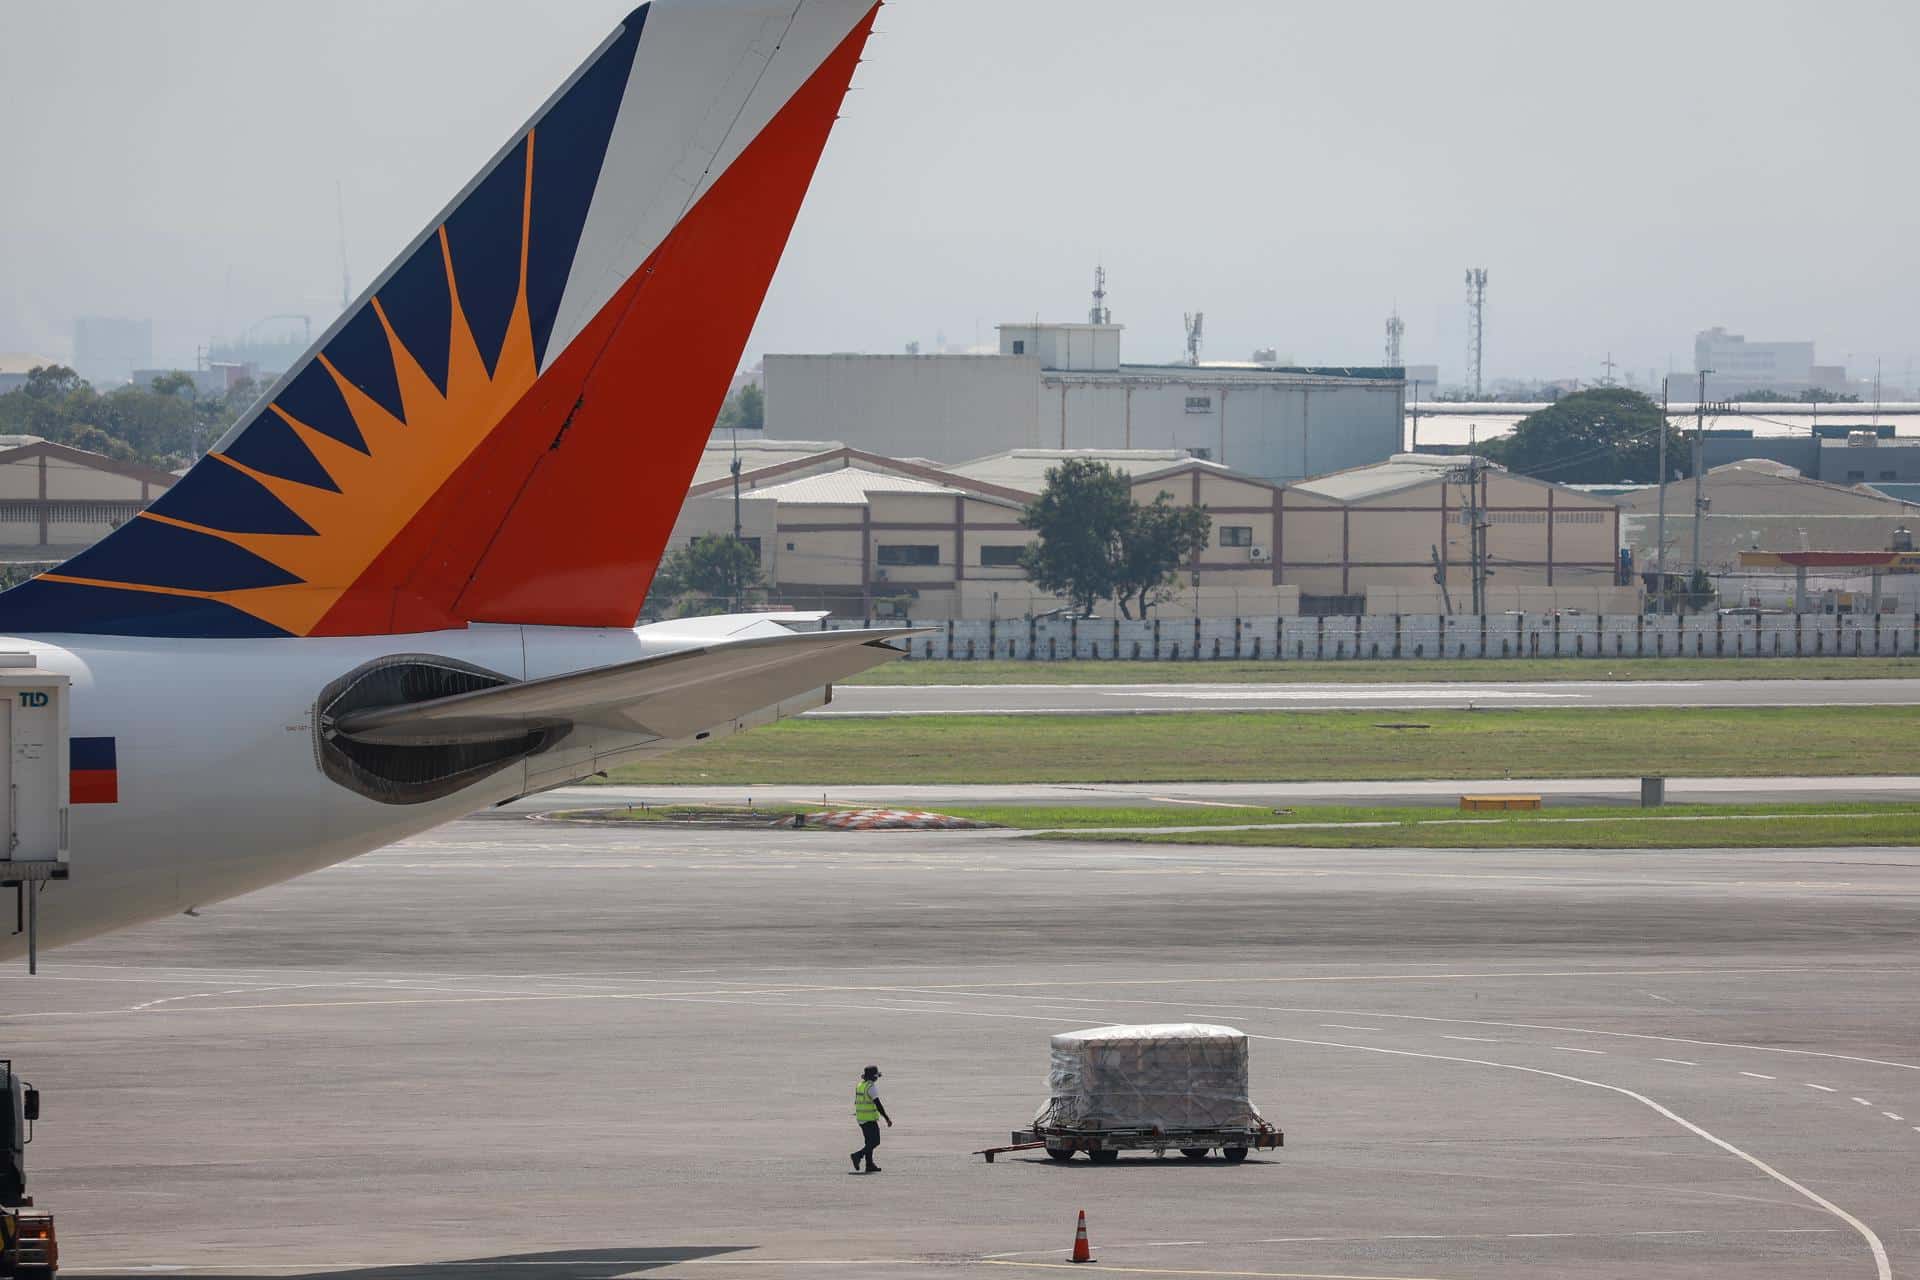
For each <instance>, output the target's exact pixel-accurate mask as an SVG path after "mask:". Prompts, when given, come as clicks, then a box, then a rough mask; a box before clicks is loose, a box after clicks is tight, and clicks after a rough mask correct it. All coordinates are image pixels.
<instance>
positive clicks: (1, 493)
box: [0, 436, 177, 564]
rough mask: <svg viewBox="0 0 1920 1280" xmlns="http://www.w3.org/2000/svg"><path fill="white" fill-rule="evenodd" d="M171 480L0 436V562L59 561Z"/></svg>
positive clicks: (34, 440)
mask: <svg viewBox="0 0 1920 1280" xmlns="http://www.w3.org/2000/svg"><path fill="white" fill-rule="evenodd" d="M175 479H177V477H176V476H174V475H172V474H171V473H169V472H166V471H161V470H158V469H156V468H154V467H143V466H140V465H139V464H137V463H131V462H116V461H114V460H113V459H112V458H109V457H107V456H106V455H104V454H99V453H94V452H92V451H90V450H87V449H75V448H72V447H70V446H68V445H64V444H55V443H53V442H52V441H50V440H42V439H41V438H40V437H38V436H0V560H4V561H6V562H8V563H12V564H34V563H41V562H48V561H58V560H64V559H66V558H67V557H68V556H70V555H73V554H75V553H76V552H78V551H81V550H83V549H85V548H86V547H89V546H92V545H93V544H94V543H95V542H98V541H99V540H100V539H102V538H104V537H106V536H107V535H108V534H109V533H111V532H113V531H114V530H115V529H117V528H119V527H120V526H121V525H123V524H125V523H126V522H127V521H129V520H131V519H133V518H134V516H135V515H137V514H138V513H139V512H140V511H141V509H142V508H144V507H145V506H146V505H147V503H148V502H149V501H151V500H152V499H154V498H156V497H158V496H159V495H160V494H161V493H163V492H165V491H166V490H167V489H168V488H169V487H170V486H171V485H172V484H173V482H174V480H175Z"/></svg>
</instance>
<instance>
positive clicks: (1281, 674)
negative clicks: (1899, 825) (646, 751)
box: [846, 658, 1920, 685]
mask: <svg viewBox="0 0 1920 1280" xmlns="http://www.w3.org/2000/svg"><path fill="white" fill-rule="evenodd" d="M1899 676H1906V677H1910V678H1915V677H1920V658H1621V659H1612V660H1609V659H1605V658H1481V659H1454V658H1448V659H1440V658H1436V659H1432V660H1430V661H1388V660H1385V659H1382V660H1378V661H1352V662H1272V661H1268V662H1008V661H995V662H939V661H927V660H925V659H920V660H913V661H900V662H889V663H888V664H887V665H885V666H883V667H875V668H874V669H873V670H871V671H868V672H864V673H863V674H861V675H857V676H855V677H853V679H851V680H848V681H846V683H847V684H879V685H902V684H1199V683H1205V682H1212V681H1221V682H1226V683H1236V684H1239V683H1261V684H1268V683H1283V682H1284V683H1293V682H1299V683H1303V684H1397V683H1403V682H1426V681H1491V680H1874V679H1879V680H1885V679H1892V678H1895V677H1899Z"/></svg>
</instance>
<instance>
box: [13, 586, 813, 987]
mask: <svg viewBox="0 0 1920 1280" xmlns="http://www.w3.org/2000/svg"><path fill="white" fill-rule="evenodd" d="M714 638H715V637H714V636H713V634H712V628H710V627H704V628H703V627H699V626H696V625H693V624H675V623H664V624H657V625H654V626H642V627H632V628H618V629H605V630H601V629H594V628H573V627H530V626H486V625H479V626H472V627H467V628H464V629H462V630H458V631H440V632H428V633H425V634H419V635H406V636H345V637H338V638H327V639H320V638H314V637H299V638H289V639H285V640H272V639H269V640H204V639H195V640H179V639H152V638H146V637H135V636H79V635H68V636H0V651H14V652H24V653H30V654H32V655H33V657H34V659H35V661H36V663H37V665H38V666H39V667H40V668H41V669H43V670H47V671H53V672H58V673H60V674H63V675H66V676H68V677H70V678H71V679H72V681H73V685H72V690H71V693H70V704H69V705H70V722H69V731H70V733H71V735H72V736H73V737H76V738H82V737H109V738H112V739H113V740H114V742H115V746H116V754H117V762H116V763H117V775H118V777H117V784H118V785H117V792H118V798H117V800H115V801H113V802H112V803H102V804H88V803H77V804H74V805H72V807H71V810H70V813H71V817H70V822H71V828H70V832H71V834H70V845H71V849H72V853H71V855H70V861H69V870H70V878H69V879H67V880H64V881H55V882H53V883H51V884H49V885H47V886H46V888H45V889H44V890H43V891H42V893H41V897H40V945H42V946H57V945H60V944H62V943H66V942H73V941H77V940H78V939H80V938H84V937H89V936H92V935H95V934H99V933H104V932H108V931H110V930H113V929H118V928H124V927H126V926H129V925H133V924H138V923H140V922H142V921H146V920H152V919H155V918H157V917H161V916H167V915H172V914H174V913H177V912H181V911H185V910H187V909H188V908H191V907H195V906H201V905H205V904H208V903H212V902H217V901H220V900H222V899H226V898H231V897H234V896H236V895H238V894H243V893H248V892H251V891H252V890H254V889H258V888H262V887H264V886H266V885H271V884H276V883H278V882H280V881H282V880H287V879H291V878H292V877H294V876H298V875H303V874H305V873H306V872H309V871H314V870H317V869H319V868H321V867H325V866H330V865H332V864H334V863H336V862H340V861H343V860H345V859H347V858H352V857H355V856H357V855H359V854H362V853H365V852H367V851H369V850H371V849H377V848H379V847H381V846H382V845H387V844H391V843H393V842H394V841H396V840H404V839H406V838H407V837H409V836H412V835H416V834H418V833H420V832H422V831H425V830H428V829H429V828H432V827H435V826H438V825H439V824H441V823H443V822H447V821H449V820H451V819H454V818H458V817H461V816H463V815H465V814H468V813H471V812H473V811H474V810H476V809H482V808H485V807H487V806H489V805H494V804H498V803H500V802H502V801H505V800H511V799H513V798H514V797H516V796H520V795H524V794H527V793H528V792H531V791H538V790H542V789H545V788H549V787H553V786H558V785H562V784H564V783H567V782H570V781H575V780H577V779H580V778H583V777H586V776H588V775H590V774H593V773H596V772H598V771H600V770H602V769H604V768H607V767H610V766H612V765H615V764H619V763H622V762H625V761H629V760H632V759H636V758H639V757H641V756H644V755H647V754H652V753H657V752H663V751H666V750H670V749H672V748H674V747H677V746H681V745H685V744H686V740H685V739H679V740H672V739H661V738H649V737H646V736H644V735H638V734H636V735H632V736H628V737H626V738H625V740H624V741H621V740H620V738H619V737H616V738H614V740H612V741H608V740H607V738H606V737H605V736H604V735H603V736H601V737H598V738H596V739H595V740H594V741H593V742H591V743H588V744H583V745H581V746H577V747H570V746H569V744H568V743H567V742H566V741H562V742H561V743H559V744H558V746H557V747H556V748H555V749H554V750H552V751H550V752H547V753H544V754H541V755H536V756H532V757H529V758H526V759H524V760H519V761H516V762H514V763H512V764H510V765H508V766H506V767H504V768H502V769H500V770H499V771H498V772H496V773H492V774H490V775H488V776H487V777H485V778H483V779H481V780H479V781H477V782H475V783H473V784H471V785H469V786H466V787H463V788H461V789H460V790H458V791H456V792H454V793H453V794H451V795H447V796H444V797H440V798H437V799H432V800H427V801H423V802H420V803H412V804H389V803H382V802H380V801H378V800H374V799H371V798H368V797H366V796H363V795H359V794H356V793H355V792H353V791H351V790H349V789H347V788H345V787H343V786H341V785H339V784H338V783H337V782H335V781H334V780H333V779H331V778H329V777H327V776H326V775H325V774H324V773H323V772H322V771H321V769H320V768H319V767H318V766H317V765H316V753H317V750H318V745H317V741H316V736H315V734H316V725H315V713H316V699H317V698H318V696H319V694H320V691H321V690H322V689H323V688H325V687H326V686H327V684H328V683H329V682H331V681H333V680H335V679H337V678H338V677H340V676H342V675H344V674H346V673H348V672H350V671H352V670H354V669H355V668H358V667H360V666H362V665H363V664H365V663H368V662H371V661H374V660H376V659H379V658H383V657H388V656H390V655H397V654H431V655H434V656H436V657H441V658H451V659H455V660H457V661H460V662H464V663H470V664H472V665H473V666H476V667H480V668H484V669H486V670H488V671H492V672H497V673H499V674H500V675H502V676H506V677H508V678H509V679H511V680H515V681H522V680H533V679H539V678H541V677H545V676H554V675H561V674H565V673H569V672H576V671H585V670H591V669H596V668H601V667H606V666H610V665H614V664H618V663H626V662H632V661H635V660H638V659H643V658H652V657H658V656H660V655H663V654H668V653H674V652H681V651H686V650H690V649H694V648H701V647H707V646H710V645H711V644H712V642H713V640H714ZM820 701H822V695H821V694H820V693H819V692H818V691H816V692H814V693H812V694H811V695H805V694H803V695H800V696H797V697H796V698H794V699H792V700H790V701H788V702H785V703H782V704H780V705H779V706H778V707H777V708H767V709H765V710H764V712H763V713H762V714H760V715H757V716H749V717H743V718H741V719H740V720H737V721H735V720H729V721H727V722H725V723H722V724H718V725H715V726H712V728H711V729H710V730H708V731H707V732H708V734H709V736H710V738H719V737H724V736H726V735H727V734H728V733H730V732H732V731H734V730H736V729H738V728H744V727H748V726H749V725H750V724H754V723H764V722H765V721H767V720H770V719H773V718H777V717H778V716H781V715H788V714H793V713H795V712H797V711H800V710H804V709H806V707H808V706H812V705H818V704H819V702H820ZM25 947H26V943H25V939H24V936H22V935H14V936H11V937H4V938H0V955H6V956H11V955H18V954H23V953H24V951H25Z"/></svg>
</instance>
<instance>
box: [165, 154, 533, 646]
mask: <svg viewBox="0 0 1920 1280" xmlns="http://www.w3.org/2000/svg"><path fill="white" fill-rule="evenodd" d="M526 165H527V175H526V181H525V183H524V186H523V188H522V190H523V196H522V208H521V224H520V277H519V287H518V294H517V297H516V298H515V300H514V305H513V312H512V315H511V317H510V319H509V321H508V325H507V333H506V340H505V341H504V342H503V343H502V345H501V349H500V355H499V359H498V360H497V361H496V362H495V364H494V371H493V373H492V375H491V376H489V375H488V373H487V366H486V362H485V361H484V360H483V359H482V358H481V355H480V349H479V346H478V344H477V343H476V342H475V341H474V338H473V333H472V330H471V329H470V327H469V326H468V323H467V318H466V313H465V312H464V310H463V309H462V308H461V305H460V292H459V287H458V285H457V283H456V281H455V276H454V271H453V256H452V251H451V249H450V247H449V245H448V241H447V232H446V228H445V227H444V226H442V227H441V228H440V229H439V232H438V235H439V240H440V254H441V261H442V263H443V265H444V266H445V268H446V272H447V292H448V296H449V297H450V299H451V300H452V311H453V319H452V326H451V328H452V332H451V335H450V341H449V344H448V346H449V351H448V358H447V390H446V394H445V395H442V394H441V392H440V389H439V388H438V387H436V386H435V385H434V382H433V379H432V378H430V377H429V376H428V375H427V373H426V371H425V370H424V369H422V368H421V366H420V364H419V362H418V361H417V360H415V359H414V357H413V354H412V353H411V352H410V351H408V350H407V348H406V346H405V344H403V343H402V342H401V341H400V339H399V337H398V335H396V334H395V332H394V330H393V326H392V325H391V324H390V323H389V322H388V320H387V315H386V311H385V310H384V308H382V307H381V305H380V300H379V299H378V298H377V297H376V298H374V299H373V301H372V303H371V305H372V306H373V308H374V312H375V314H376V315H378V316H379V319H380V325H381V328H382V329H383V330H385V332H386V335H387V343H388V346H389V347H390V348H391V349H392V352H393V365H394V371H395V374H396V375H397V377H398V380H399V385H400V395H401V401H402V404H403V405H404V406H405V409H406V420H405V421H404V422H403V421H401V420H400V419H398V418H396V417H394V416H393V415H392V414H390V413H388V412H387V411H386V410H385V409H383V408H382V407H381V406H380V405H379V404H378V403H377V402H376V401H374V400H373V399H372V397H370V396H368V395H367V394H366V393H364V392H362V391H361V390H360V389H359V388H358V387H356V386H354V385H353V384H352V383H351V382H349V381H348V380H347V379H346V378H344V377H342V376H341V374H340V372H339V371H338V370H336V369H335V368H334V367H333V365H332V364H331V363H330V362H328V361H327V360H326V359H325V357H324V356H316V357H315V358H316V359H319V360H320V361H321V363H322V364H323V365H324V366H325V367H326V370H327V372H328V373H329V374H330V375H331V376H332V377H333V380H334V382H335V383H337V384H338V385H339V388H340V392H341V394H342V395H343V396H344V397H346V402H347V408H348V410H349V411H350V412H351V413H352V414H353V419H354V422H355V424H356V425H357V426H358V427H359V429H360V434H361V437H362V439H363V440H365V442H366V446H367V452H366V453H361V452H360V451H359V450H358V449H355V448H353V447H351V446H349V445H345V444H342V443H341V442H340V441H338V440H335V439H334V438H333V437H332V436H329V435H326V434H325V433H323V432H320V431H315V430H314V429H313V428H311V427H309V426H307V425H306V424H305V423H302V422H299V421H297V420H295V419H293V418H291V417H288V416H287V415H286V414H285V413H281V411H280V409H279V407H278V406H277V405H276V406H274V409H273V411H274V412H275V413H279V414H280V416H281V417H282V418H284V419H286V421H287V423H288V424H289V425H290V426H291V427H292V428H293V430H294V431H295V432H297V433H298V434H299V436H300V438H301V440H303V441H304V442H305V443H306V445H307V447H308V448H309V449H311V450H312V451H313V454H314V457H315V458H316V459H318V460H319V462H320V465H321V466H323V467H325V468H326V469H327V473H328V474H329V475H331V476H332V477H333V481H334V483H335V484H336V485H338V486H339V490H340V491H339V492H338V493H329V492H327V491H326V490H324V489H315V488H313V487H311V486H308V485H303V484H299V483H296V482H294V481H291V480H284V479H281V478H280V477H278V476H272V475H267V474H265V473H263V472H259V471H254V470H252V469H251V468H248V467H245V466H241V464H239V463H237V462H234V461H233V460H232V459H230V458H224V457H221V461H222V462H225V463H226V464H227V465H230V466H235V467H239V468H240V470H242V471H245V472H247V474H248V475H251V476H252V477H253V478H254V479H256V480H258V481H259V482H260V483H261V484H263V485H265V486H266V487H267V488H268V489H270V490H271V491H272V492H273V495H274V496H275V497H277V498H279V499H280V500H281V501H282V502H284V503H285V504H286V505H287V506H288V508H289V509H291V510H292V511H293V512H294V513H295V514H296V515H298V516H299V517H300V518H301V519H302V520H304V521H306V522H307V524H308V525H309V526H311V527H312V528H313V530H314V533H315V534H317V535H318V536H313V535H309V534H251V533H249V534H236V533H221V532H219V531H217V530H211V529H208V530H203V532H207V533H214V534H216V535H217V536H219V537H222V538H225V539H226V540H227V541H229V542H232V543H234V544H236V545H238V546H241V547H244V548H246V549H247V550H249V551H251V552H253V553H254V554H256V555H258V556H260V557H261V558H262V559H265V560H267V561H269V562H271V563H273V564H276V565H279V566H280V567H282V568H283V569H285V570H286V571H287V572H289V573H291V574H293V575H295V576H296V577H298V578H299V579H301V581H300V583H298V584H294V585H289V586H284V587H261V588H253V589H249V590H244V591H229V592H217V593H213V594H212V596H211V598H212V599H216V600H221V601H224V602H226V603H228V604H231V605H233V606H234V607H236V608H239V609H243V610H245V611H246V612H248V613H250V614H253V615H254V616H256V617H259V618H262V619H264V620H266V621H268V622H270V623H272V624H273V625H275V626H277V627H280V628H282V629H284V630H286V631H289V632H292V633H293V634H295V635H308V634H310V633H311V632H312V631H313V629H314V627H315V626H316V624H318V623H319V622H320V620H321V619H322V618H323V617H324V616H325V615H326V612H327V610H328V609H330V608H331V607H332V606H333V604H334V603H335V601H337V600H338V599H339V598H340V596H341V594H342V593H343V592H344V591H346V590H347V589H348V588H349V587H351V586H352V585H353V584H354V583H355V582H356V581H357V580H358V579H359V577H360V575H361V574H362V573H364V572H365V571H366V569H367V567H368V566H369V565H370V564H372V563H373V561H374V558H375V557H377V556H378V555H379V554H380V553H381V552H382V551H384V550H385V549H386V548H387V546H388V545H389V544H390V543H391V542H392V541H393V539H394V538H395V537H396V536H397V535H398V534H399V533H400V531H401V530H402V529H403V528H405V526H406V524H407V523H408V521H409V520H411V519H412V518H413V516H414V515H415V514H416V513H417V512H418V511H419V510H420V508H421V507H422V506H423V505H424V504H425V503H426V502H427V500H428V499H430V498H431V497H432V496H433V495H434V494H435V493H437V492H438V491H439V490H440V488H441V486H442V485H444V484H445V483H446V482H447V480H448V478H449V477H451V476H452V475H453V473H454V472H455V471H456V470H457V469H458V468H459V467H460V465H461V464H462V463H464V462H465V461H466V460H467V458H468V457H470V456H471V455H472V453H473V451H474V450H475V449H476V448H478V447H479V445H480V444H481V443H482V442H483V441H484V440H486V438H487V436H488V435H489V434H490V433H491V432H492V430H493V428H494V427H495V426H496V425H498V424H499V422H500V420H501V419H502V418H503V417H504V416H505V415H506V413H507V411H508V410H509V409H511V408H512V407H513V406H514V404H516V403H517V402H518V401H519V400H520V398H521V397H522V396H523V395H524V394H525V393H526V390H527V388H528V387H530V386H532V385H533V382H534V380H535V379H536V378H537V377H538V376H539V370H538V368H537V367H536V366H535V361H534V351H533V328H532V324H531V321H530V320H529V312H528V307H527V233H528V226H529V219H530V214H531V200H532V189H533V182H532V177H533V138H532V135H531V134H529V135H528V138H527V156H526ZM216 456H219V455H216Z"/></svg>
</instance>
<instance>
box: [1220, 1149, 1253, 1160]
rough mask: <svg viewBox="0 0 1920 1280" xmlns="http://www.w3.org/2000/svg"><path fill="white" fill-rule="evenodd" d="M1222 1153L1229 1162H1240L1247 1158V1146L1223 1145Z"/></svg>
mask: <svg viewBox="0 0 1920 1280" xmlns="http://www.w3.org/2000/svg"><path fill="white" fill-rule="evenodd" d="M1220 1154H1221V1155H1223V1156H1225V1157H1226V1158H1227V1163H1228V1164H1239V1163H1240V1162H1241V1161H1242V1160H1245V1159H1246V1158H1247V1149H1246V1148H1245V1147H1222V1148H1221V1149H1220Z"/></svg>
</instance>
